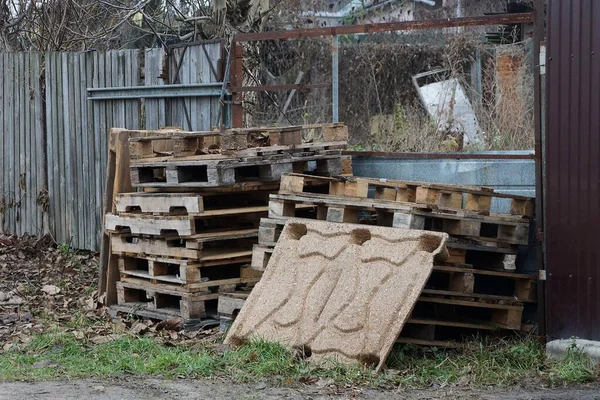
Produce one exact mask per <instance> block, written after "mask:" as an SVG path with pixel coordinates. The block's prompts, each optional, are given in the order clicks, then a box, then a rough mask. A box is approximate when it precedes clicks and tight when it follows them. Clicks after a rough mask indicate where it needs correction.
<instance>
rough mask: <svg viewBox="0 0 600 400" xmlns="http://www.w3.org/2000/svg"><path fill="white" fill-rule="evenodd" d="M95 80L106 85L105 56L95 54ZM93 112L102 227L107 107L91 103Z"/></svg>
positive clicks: (97, 211)
mask: <svg viewBox="0 0 600 400" xmlns="http://www.w3.org/2000/svg"><path fill="white" fill-rule="evenodd" d="M93 65H94V80H93V87H95V88H97V87H101V85H104V79H103V77H102V76H101V75H102V73H101V72H100V71H103V70H104V54H101V53H94V64H93ZM90 104H91V106H92V108H93V112H94V129H93V138H94V153H95V154H94V165H95V168H94V170H95V171H96V174H95V182H94V183H95V187H96V208H95V212H94V215H95V217H96V220H97V221H100V227H101V228H102V227H103V226H104V222H103V221H102V189H101V188H102V182H103V181H102V176H103V175H102V164H101V163H102V154H103V153H104V148H103V147H102V136H103V134H102V132H103V129H104V125H103V124H104V123H105V122H104V118H105V117H104V116H105V112H104V110H105V108H106V105H105V104H104V102H98V101H93V102H90ZM101 240H102V232H97V234H96V243H100V241H101Z"/></svg>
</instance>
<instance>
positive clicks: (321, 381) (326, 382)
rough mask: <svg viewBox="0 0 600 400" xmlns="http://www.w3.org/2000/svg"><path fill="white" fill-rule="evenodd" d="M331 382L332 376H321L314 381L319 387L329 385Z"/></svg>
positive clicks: (332, 381)
mask: <svg viewBox="0 0 600 400" xmlns="http://www.w3.org/2000/svg"><path fill="white" fill-rule="evenodd" d="M333 384H335V381H334V380H333V379H332V378H329V379H323V378H321V379H319V380H318V381H317V382H316V383H315V385H316V386H317V387H320V388H324V387H327V386H331V385H333Z"/></svg>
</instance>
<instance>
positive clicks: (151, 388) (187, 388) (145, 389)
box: [0, 379, 600, 400]
mask: <svg viewBox="0 0 600 400" xmlns="http://www.w3.org/2000/svg"><path fill="white" fill-rule="evenodd" d="M81 398H88V399H100V400H113V399H115V400H117V399H127V400H128V399H144V400H152V399H185V400H187V399H212V400H221V399H223V400H231V399H248V400H250V399H289V400H299V399H312V400H321V399H333V398H335V399H374V400H383V399H407V400H417V399H469V400H475V399H485V400H499V399H502V400H505V399H506V400H512V399H514V400H555V399H579V400H588V399H600V386H598V385H597V384H595V385H592V386H582V387H574V388H564V389H552V390H549V389H544V388H523V387H513V388H504V389H497V388H486V389H472V388H470V389H463V388H431V389H427V390H402V391H389V390H387V391H376V390H372V389H348V390H346V391H337V390H334V389H330V388H319V387H317V386H315V385H307V386H297V387H270V386H268V385H267V384H265V383H263V382H258V383H256V384H250V385H248V384H246V385H240V384H234V383H231V382H229V381H226V380H211V381H203V380H178V381H167V380H160V379H127V380H75V381H68V382H39V383H22V382H15V383H0V400H4V399H7V400H8V399H10V400H21V399H23V400H24V399H81Z"/></svg>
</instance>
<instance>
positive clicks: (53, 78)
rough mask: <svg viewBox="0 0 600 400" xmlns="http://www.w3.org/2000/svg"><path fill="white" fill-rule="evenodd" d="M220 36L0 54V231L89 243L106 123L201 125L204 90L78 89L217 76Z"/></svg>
mask: <svg viewBox="0 0 600 400" xmlns="http://www.w3.org/2000/svg"><path fill="white" fill-rule="evenodd" d="M221 58H222V44H221V43H219V42H212V43H202V44H196V45H193V46H189V47H187V48H185V47H179V48H175V49H172V50H171V51H169V53H168V55H167V54H166V53H165V52H164V50H163V49H158V48H157V49H148V50H146V51H145V52H141V51H139V50H119V51H109V52H95V51H92V52H81V53H0V70H1V71H3V76H2V78H1V79H0V95H1V96H2V99H1V100H0V102H1V104H0V124H2V125H0V132H1V133H0V134H1V135H2V140H1V141H0V166H1V167H2V172H1V173H0V232H1V233H3V234H15V235H23V234H40V233H43V232H49V233H51V234H52V235H53V236H54V239H55V240H56V241H57V242H59V243H67V244H69V245H70V246H72V247H74V248H80V249H89V250H98V249H99V248H100V238H101V232H102V198H103V192H104V182H105V174H106V156H107V139H108V131H109V129H110V128H111V127H118V128H128V129H157V128H160V127H162V126H181V127H183V128H184V129H191V130H208V129H211V128H213V127H214V126H217V125H218V124H219V121H218V118H219V115H220V112H219V106H220V105H219V101H218V98H215V97H214V96H213V97H189V98H187V97H186V98H156V97H153V98H142V97H140V98H133V99H123V98H119V97H118V96H117V97H116V98H115V99H110V98H108V99H103V100H98V99H93V98H90V97H89V96H88V90H87V89H88V88H111V87H112V88H114V87H119V88H121V87H136V86H140V87H141V86H158V85H170V84H200V83H202V84H204V83H210V82H219V81H221V80H222V69H221V68H220V66H221V65H222V64H223V62H222V59H221Z"/></svg>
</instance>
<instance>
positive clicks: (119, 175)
mask: <svg viewBox="0 0 600 400" xmlns="http://www.w3.org/2000/svg"><path fill="white" fill-rule="evenodd" d="M129 133H130V132H129V131H127V130H125V129H116V128H113V129H111V130H110V133H109V145H108V157H107V160H108V165H107V172H106V183H105V189H104V202H103V211H104V214H106V213H109V212H112V211H113V202H114V199H115V196H116V195H117V194H119V193H122V192H130V191H132V190H133V186H132V185H131V178H130V173H129V147H128V143H127V141H128V139H129ZM110 236H111V234H110V233H108V232H106V231H103V234H102V245H101V252H100V269H99V274H98V275H99V276H98V298H99V299H103V300H104V303H105V304H106V305H107V306H109V305H112V304H116V302H117V292H116V282H117V281H118V280H119V268H118V257H117V256H115V255H113V254H112V253H111V249H110Z"/></svg>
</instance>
